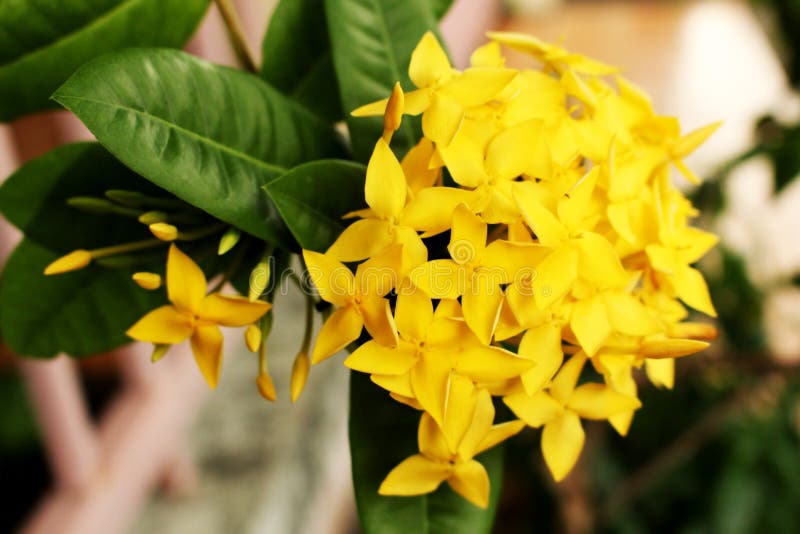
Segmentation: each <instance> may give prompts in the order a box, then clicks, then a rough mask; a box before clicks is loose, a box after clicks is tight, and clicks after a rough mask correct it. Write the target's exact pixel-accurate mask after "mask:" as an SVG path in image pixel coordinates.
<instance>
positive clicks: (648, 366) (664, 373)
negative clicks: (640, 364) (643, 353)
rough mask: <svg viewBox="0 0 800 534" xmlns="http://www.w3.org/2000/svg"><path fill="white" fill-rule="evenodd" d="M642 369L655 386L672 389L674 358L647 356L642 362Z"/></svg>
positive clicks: (673, 382)
mask: <svg viewBox="0 0 800 534" xmlns="http://www.w3.org/2000/svg"><path fill="white" fill-rule="evenodd" d="M644 370H645V372H646V373H647V379H648V380H650V382H651V383H652V384H653V385H654V386H656V387H662V388H667V389H672V387H673V386H674V385H675V360H673V359H672V358H663V359H660V360H655V359H652V358H648V359H647V360H645V362H644Z"/></svg>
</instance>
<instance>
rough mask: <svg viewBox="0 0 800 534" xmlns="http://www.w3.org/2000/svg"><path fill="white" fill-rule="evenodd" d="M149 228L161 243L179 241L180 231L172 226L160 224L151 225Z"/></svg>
mask: <svg viewBox="0 0 800 534" xmlns="http://www.w3.org/2000/svg"><path fill="white" fill-rule="evenodd" d="M149 228H150V231H151V232H153V235H154V236H156V237H157V238H159V239H160V240H161V241H175V240H176V239H178V229H177V228H176V227H175V226H173V225H171V224H167V223H163V222H160V223H155V224H151V225H150V226H149Z"/></svg>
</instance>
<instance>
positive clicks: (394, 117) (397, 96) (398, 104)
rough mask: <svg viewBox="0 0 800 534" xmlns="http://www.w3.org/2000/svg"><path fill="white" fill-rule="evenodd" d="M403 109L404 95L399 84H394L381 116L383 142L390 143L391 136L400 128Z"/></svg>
mask: <svg viewBox="0 0 800 534" xmlns="http://www.w3.org/2000/svg"><path fill="white" fill-rule="evenodd" d="M404 108H405V95H404V94H403V89H402V88H401V87H400V83H395V84H394V89H392V96H390V97H389V102H387V103H386V112H385V113H384V114H383V140H384V141H386V142H387V143H388V142H389V141H391V139H392V134H393V133H394V132H396V131H397V129H398V128H400V124H401V123H402V122H403V110H404Z"/></svg>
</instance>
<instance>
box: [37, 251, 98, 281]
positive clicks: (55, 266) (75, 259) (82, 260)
mask: <svg viewBox="0 0 800 534" xmlns="http://www.w3.org/2000/svg"><path fill="white" fill-rule="evenodd" d="M91 262H92V254H91V253H90V252H89V251H88V250H83V249H81V250H73V251H72V252H70V253H69V254H67V255H66V256H61V257H60V258H58V259H57V260H56V261H54V262H53V263H51V264H50V265H48V266H47V267H45V269H44V274H47V275H50V274H61V273H67V272H69V271H77V270H79V269H83V268H84V267H86V266H87V265H89V264H90V263H91Z"/></svg>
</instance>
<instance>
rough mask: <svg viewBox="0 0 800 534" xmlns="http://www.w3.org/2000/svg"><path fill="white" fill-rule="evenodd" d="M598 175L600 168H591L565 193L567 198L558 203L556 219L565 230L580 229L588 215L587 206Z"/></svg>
mask: <svg viewBox="0 0 800 534" xmlns="http://www.w3.org/2000/svg"><path fill="white" fill-rule="evenodd" d="M599 174H600V168H599V167H593V168H592V170H590V171H589V172H588V173H586V174H585V175H583V176H582V177H581V179H580V180H579V181H578V183H576V184H575V185H574V186H573V187H572V189H570V190H569V192H568V193H567V194H568V195H569V196H567V197H565V198H563V199H561V201H560V202H559V203H558V218H559V219H561V221H562V222H563V224H564V225H565V226H566V227H567V228H569V229H571V230H573V231H574V230H578V229H580V228H581V226H582V223H583V221H584V219H585V218H586V217H587V216H588V215H589V206H590V203H591V201H592V194H593V193H594V188H595V184H596V183H597V177H598V175H599Z"/></svg>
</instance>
